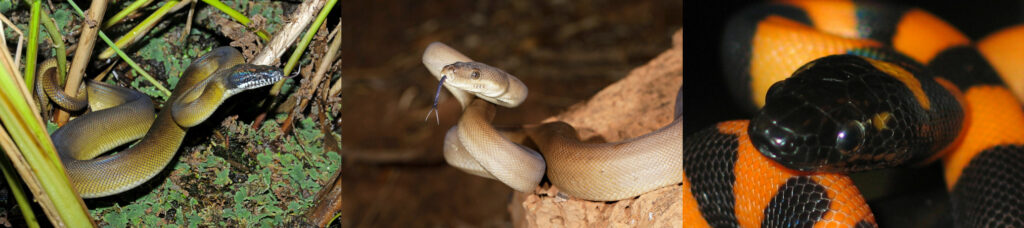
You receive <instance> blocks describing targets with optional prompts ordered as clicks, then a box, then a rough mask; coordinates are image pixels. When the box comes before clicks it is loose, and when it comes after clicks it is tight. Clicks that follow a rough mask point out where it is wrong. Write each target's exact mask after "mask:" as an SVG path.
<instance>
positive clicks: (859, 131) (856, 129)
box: [836, 121, 864, 152]
mask: <svg viewBox="0 0 1024 228" xmlns="http://www.w3.org/2000/svg"><path fill="white" fill-rule="evenodd" d="M861 143H864V125H863V124H861V123H860V122H858V121H850V122H847V123H846V124H844V125H843V126H841V127H839V131H838V132H836V149H838V150H839V151H843V152H851V151H854V150H856V149H857V148H859V147H860V144H861Z"/></svg>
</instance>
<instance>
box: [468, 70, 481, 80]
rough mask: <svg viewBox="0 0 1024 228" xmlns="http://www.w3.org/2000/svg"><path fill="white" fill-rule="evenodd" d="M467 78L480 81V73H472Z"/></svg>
mask: <svg viewBox="0 0 1024 228" xmlns="http://www.w3.org/2000/svg"><path fill="white" fill-rule="evenodd" d="M469 76H470V77H473V79H480V72H479V71H473V73H472V74H470V75H469Z"/></svg>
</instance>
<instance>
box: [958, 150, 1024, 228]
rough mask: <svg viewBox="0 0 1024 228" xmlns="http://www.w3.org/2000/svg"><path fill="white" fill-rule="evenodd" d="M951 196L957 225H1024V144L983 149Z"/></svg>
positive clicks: (964, 173)
mask: <svg viewBox="0 0 1024 228" xmlns="http://www.w3.org/2000/svg"><path fill="white" fill-rule="evenodd" d="M951 196H952V202H953V211H954V215H953V216H954V221H956V225H957V227H1024V146H1022V145H1011V146H996V147H993V148H989V149H987V150H984V151H982V152H981V153H980V154H978V155H977V156H975V157H974V159H971V162H970V164H968V165H967V167H965V168H964V171H963V173H961V175H960V179H959V180H958V181H957V183H956V184H955V185H953V191H952V194H951Z"/></svg>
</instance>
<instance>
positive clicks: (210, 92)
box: [36, 47, 284, 198]
mask: <svg viewBox="0 0 1024 228" xmlns="http://www.w3.org/2000/svg"><path fill="white" fill-rule="evenodd" d="M40 68H41V70H40V71H39V72H40V73H39V75H40V76H39V79H40V80H38V81H39V82H38V83H37V84H36V90H37V91H41V92H44V93H45V94H46V96H47V97H49V98H50V99H52V100H53V101H54V103H56V104H57V105H58V106H60V107H62V108H65V109H68V110H72V111H73V110H79V109H82V108H84V107H86V106H88V107H90V109H91V112H89V113H86V114H84V115H82V116H79V117H78V118H75V119H73V120H72V121H70V122H68V123H67V124H66V125H64V126H63V127H61V128H59V129H57V130H56V131H55V132H53V133H52V134H51V135H50V138H51V139H52V140H53V143H54V146H55V147H56V149H57V152H58V154H59V156H60V159H61V162H62V163H63V164H64V168H65V171H66V173H67V175H68V178H69V179H70V180H71V185H72V187H73V188H74V190H75V192H77V193H78V194H79V195H80V196H81V197H82V198H98V197H104V196H110V195H114V194H118V193H121V192H124V191H127V190H129V189H132V188H135V187H137V186H139V185H141V184H143V183H144V182H146V181H147V180H149V179H151V178H153V177H154V176H156V175H157V174H158V173H159V172H160V171H161V170H163V169H164V167H165V166H167V164H168V163H170V161H171V160H172V159H173V158H174V155H175V154H176V152H177V151H178V147H180V146H181V142H182V140H183V139H184V138H185V132H186V131H187V130H188V129H189V128H190V127H193V126H196V125H198V124H199V123H201V122H203V121H204V120H206V119H207V118H209V117H210V115H212V114H213V112H214V111H215V110H216V109H217V107H218V106H220V104H222V103H223V102H224V101H225V100H226V99H227V98H229V97H231V96H233V95H235V94H238V93H240V92H242V91H246V90H251V89H256V88H260V87H263V86H266V85H271V84H273V83H274V82H277V81H278V80H281V79H282V78H284V76H283V74H282V72H281V70H280V69H278V68H276V67H271V66H263V65H252V64H246V63H245V59H244V58H243V57H242V54H241V53H240V52H238V50H235V49H234V48H232V47H219V48H216V49H213V50H211V51H210V52H209V53H207V54H205V55H203V56H201V57H199V58H197V59H195V60H194V61H193V62H192V64H191V65H189V66H188V68H186V69H185V71H184V73H183V74H182V76H181V79H180V80H179V81H178V84H177V88H175V89H174V92H173V93H172V94H171V96H170V97H169V98H168V99H167V102H165V105H164V108H163V109H161V110H160V113H158V114H157V115H156V117H154V116H153V113H154V112H153V102H152V101H151V100H150V99H149V97H147V96H146V95H145V94H142V93H141V92H138V91H135V90H131V89H128V88H123V87H118V86H113V85H107V84H104V83H100V82H92V81H88V80H87V81H86V83H85V85H84V86H85V88H86V90H85V91H86V92H84V93H80V95H79V96H76V97H75V98H71V97H70V96H67V95H66V94H64V93H63V92H61V91H60V89H59V88H57V86H56V83H55V75H56V64H54V61H48V62H47V63H45V64H43V65H42V66H41V67H40ZM80 91H82V90H80ZM140 138H141V140H140V141H139V142H138V143H137V144H135V145H134V146H131V147H130V148H127V149H125V150H123V151H119V152H116V153H114V154H110V155H104V156H100V155H102V154H103V153H105V152H106V151H108V150H110V149H113V148H115V147H117V146H119V145H122V144H125V143H128V142H132V141H135V140H138V139H140ZM97 156H100V157H98V158H97Z"/></svg>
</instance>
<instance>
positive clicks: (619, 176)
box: [423, 42, 682, 201]
mask: <svg viewBox="0 0 1024 228" xmlns="http://www.w3.org/2000/svg"><path fill="white" fill-rule="evenodd" d="M423 64H424V66H426V67H427V69H428V70H430V72H431V73H432V74H434V76H435V77H437V78H438V79H439V80H440V79H441V78H442V77H444V78H445V79H446V80H447V81H444V85H445V88H448V90H449V91H450V92H452V94H453V95H454V96H455V97H456V99H458V100H459V101H460V102H461V103H462V104H463V107H464V109H465V110H464V111H463V114H462V117H461V118H460V119H459V122H458V124H457V125H456V126H453V127H452V128H451V129H450V130H448V134H447V135H446V136H445V146H444V156H445V160H446V161H447V162H448V164H451V165H452V166H454V167H456V168H459V169H461V170H463V171H465V172H467V173H470V174H474V175H478V176H482V177H486V178H491V179H496V180H499V181H501V182H502V183H505V184H506V185H508V186H510V187H512V188H513V189H515V190H517V191H520V192H533V190H534V189H536V188H537V186H538V185H539V184H540V181H541V179H542V178H543V177H544V176H545V174H546V175H547V177H548V179H550V180H551V183H552V184H553V185H555V186H557V187H559V189H560V190H561V191H563V192H566V193H568V194H569V195H571V196H574V197H577V198H581V199H585V200H595V201H613V200H622V199H626V198H630V197H634V196H637V195H640V194H642V193H645V192H648V191H651V190H654V189H657V188H660V187H664V186H668V185H672V184H675V183H679V182H680V181H681V177H682V168H681V166H682V154H681V153H682V143H681V142H682V118H681V117H679V115H677V117H679V118H677V119H676V120H675V121H674V122H672V123H671V124H669V125H668V126H666V127H664V128H662V129H659V130H656V131H654V132H651V133H649V134H647V135H644V136H641V137H637V138H634V139H630V140H625V141H622V142H614V143H604V144H590V143H583V142H580V140H579V139H578V138H577V135H576V131H575V130H574V129H573V128H572V127H571V126H569V125H568V124H566V123H563V122H555V123H546V124H543V125H540V126H534V127H527V128H526V133H527V135H529V137H530V138H531V139H532V140H533V141H534V142H535V143H536V144H537V145H538V147H539V150H540V153H538V152H536V151H534V150H533V149H531V148H528V147H525V146H522V145H519V144H517V143H514V142H512V141H510V140H509V139H508V138H506V137H505V136H503V135H502V134H501V133H500V132H499V131H497V130H496V129H494V127H493V126H491V124H490V121H491V119H493V118H494V112H495V110H494V109H495V107H494V104H497V105H501V106H505V107H515V106H518V105H519V104H520V103H522V102H523V100H525V99H526V95H527V89H526V86H525V85H523V83H522V82H521V81H519V79H517V78H516V77H514V76H512V75H511V74H508V73H507V72H504V71H502V70H500V69H498V68H495V67H492V66H488V65H486V64H483V63H479V62H474V61H473V60H472V59H469V58H468V57H466V56H465V55H463V54H461V53H459V52H458V51H455V50H454V49H452V48H450V47H448V46H446V45H444V44H442V43H437V42H435V43H432V44H430V46H428V47H427V49H426V50H425V51H424V53H423ZM474 97H476V98H480V99H474ZM680 98H681V96H680ZM545 169H546V170H545Z"/></svg>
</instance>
